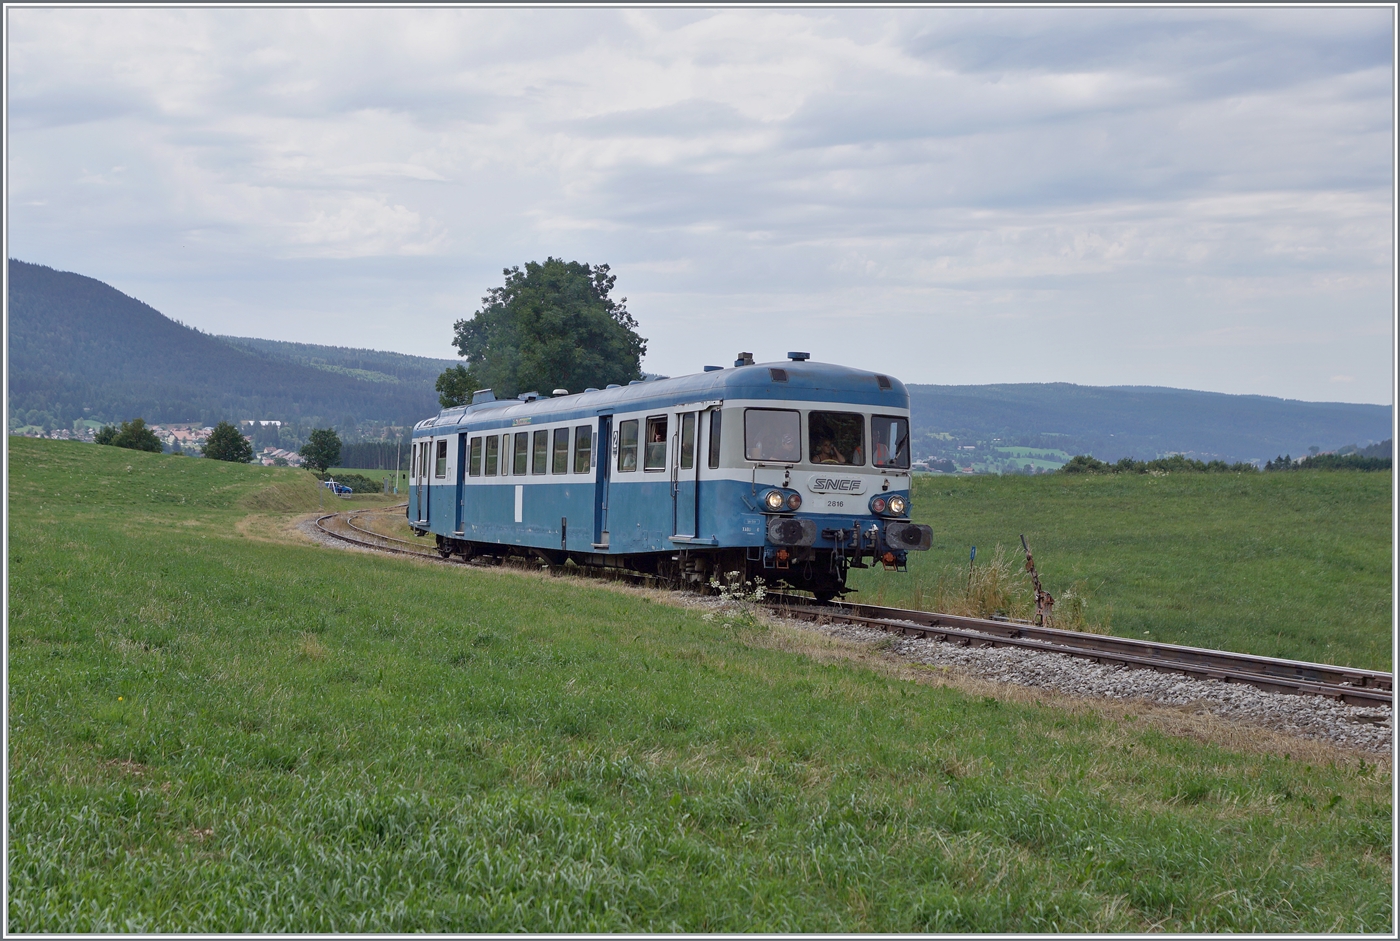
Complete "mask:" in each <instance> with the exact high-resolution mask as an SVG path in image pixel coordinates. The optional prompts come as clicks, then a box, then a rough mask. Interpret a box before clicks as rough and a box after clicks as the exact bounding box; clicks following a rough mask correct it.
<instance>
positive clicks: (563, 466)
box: [549, 428, 569, 474]
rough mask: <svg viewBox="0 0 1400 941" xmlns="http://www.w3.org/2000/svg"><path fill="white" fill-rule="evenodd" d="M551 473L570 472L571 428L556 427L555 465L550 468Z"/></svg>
mask: <svg viewBox="0 0 1400 941" xmlns="http://www.w3.org/2000/svg"><path fill="white" fill-rule="evenodd" d="M549 472H550V473H551V474H567V473H568V472H569V429H567V428H556V429H554V466H553V467H551V468H550V469H549Z"/></svg>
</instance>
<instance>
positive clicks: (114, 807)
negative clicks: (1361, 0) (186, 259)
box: [8, 439, 1392, 932]
mask: <svg viewBox="0 0 1400 941" xmlns="http://www.w3.org/2000/svg"><path fill="white" fill-rule="evenodd" d="M10 468H11V487H10V495H9V500H10V509H11V514H12V515H11V517H10V549H9V551H10V557H9V564H10V584H9V592H10V595H9V603H10V624H9V628H10V630H9V655H10V661H9V667H10V673H9V684H10V685H9V695H10V700H9V704H8V705H9V721H10V728H9V732H10V739H9V741H10V749H11V751H10V755H9V758H10V781H9V787H10V790H9V799H10V805H9V811H10V818H9V820H10V837H11V839H10V843H9V853H10V857H9V865H10V871H9V876H10V886H9V890H10V898H9V910H8V911H9V924H8V928H9V929H10V930H11V931H73V930H155V929H160V930H168V931H174V930H183V931H215V930H222V931H249V930H257V931H308V930H314V931H349V930H365V931H384V930H389V931H407V930H415V929H423V930H439V931H440V930H465V931H504V930H515V929H530V930H535V931H545V930H578V929H595V930H618V929H635V930H644V929H658V930H660V929H667V928H674V927H679V928H684V929H688V930H695V931H724V930H743V929H767V930H774V931H778V930H786V931H799V930H802V931H813V930H841V931H862V930H873V931H893V930H924V929H932V930H944V931H963V930H981V931H1012V930H1016V931H1048V930H1066V929H1088V930H1106V929H1107V930H1119V931H1136V930H1144V929H1149V928H1166V929H1169V930H1184V931H1210V930H1235V929H1240V930H1256V931H1272V932H1282V931H1326V930H1355V931H1386V930H1388V929H1389V927H1390V925H1391V919H1392V913H1391V908H1390V869H1389V863H1388V860H1389V855H1390V846H1391V824H1390V805H1389V793H1390V778H1389V775H1388V773H1385V772H1383V771H1382V772H1377V770H1376V769H1375V768H1374V767H1367V766H1364V765H1360V766H1359V765H1358V764H1357V763H1356V762H1355V761H1347V762H1341V761H1339V762H1338V763H1336V764H1330V763H1329V764H1326V765H1317V766H1313V767H1307V766H1304V765H1303V764H1302V763H1301V762H1299V761H1296V760H1294V761H1290V760H1288V759H1287V758H1285V757H1282V756H1278V757H1271V756H1268V755H1259V754H1241V753H1236V752H1231V751H1228V750H1226V749H1223V748H1221V747H1218V746H1215V745H1211V744H1207V743H1202V742H1199V741H1194V740H1186V739H1180V738H1171V737H1167V736H1164V735H1163V734H1161V733H1160V732H1158V731H1154V730H1153V729H1152V728H1149V727H1147V720H1146V719H1144V720H1143V721H1140V722H1133V721H1128V720H1126V719H1124V720H1114V719H1112V718H1106V717H1102V716H1098V715H1096V714H1093V713H1091V712H1083V711H1080V712H1066V711H1064V710H1063V709H1059V708H1052V707H1050V706H1041V705H1038V704H1018V703H1016V702H1010V701H1001V700H995V699H989V698H979V697H973V696H968V695H966V694H964V693H961V692H958V691H956V690H954V689H950V688H945V687H938V686H934V685H929V684H924V683H912V682H905V681H901V680H899V679H897V678H895V677H893V676H891V675H888V674H882V673H880V672H876V671H872V670H867V669H863V668H860V667H858V666H853V665H852V664H850V663H848V662H821V661H819V660H816V659H813V658H811V657H804V656H797V655H794V654H792V653H786V652H783V651H781V650H779V649H775V647H776V646H778V645H776V644H775V643H774V636H775V632H774V631H773V630H767V631H765V630H764V629H762V628H749V629H743V630H741V629H740V628H738V627H728V626H726V625H725V624H722V623H720V622H718V621H705V620H703V619H701V618H700V617H699V616H698V615H697V614H695V613H693V612H691V611H687V610H683V609H678V608H674V607H670V606H667V605H661V604H656V603H652V602H650V601H648V600H647V599H646V598H645V597H640V596H638V595H637V594H636V593H630V594H629V593H625V592H619V591H616V590H605V589H602V588H598V587H593V586H585V585H579V584H576V583H571V582H568V581H551V580H547V579H543V578H538V577H532V576H522V575H515V574H510V573H497V572H489V571H479V570H466V569H462V568H455V567H454V568H448V567H438V566H432V565H428V564H424V563H419V562H414V561H405V560H398V559H387V558H381V557H376V556H367V555H362V554H355V553H346V552H337V551H333V550H328V549H321V548H315V547H307V546H301V545H296V544H292V543H289V542H285V541H283V542H279V541H276V539H275V538H272V537H268V538H256V537H257V534H258V533H264V534H269V533H270V534H273V535H274V536H275V528H274V527H271V526H263V527H259V526H250V525H249V524H248V520H247V517H248V515H249V514H250V513H256V514H264V516H265V517H266V515H267V514H274V513H277V512H286V511H292V510H297V509H306V508H314V507H315V505H316V500H317V496H316V495H315V493H314V491H311V490H309V489H308V488H307V485H306V475H305V474H304V473H300V474H299V473H298V472H295V471H285V470H284V471H278V470H272V469H260V468H246V467H234V466H231V465H220V464H216V463H214V462H210V461H200V460H196V459H191V458H178V457H165V456H157V455H146V454H138V453H133V452H123V451H117V450H115V449H108V448H98V447H94V446H90V445H79V444H69V443H66V442H47V441H30V440H17V439H10ZM269 485H271V486H272V487H273V489H272V490H265V489H262V488H267V487H269ZM242 533H247V534H248V535H242Z"/></svg>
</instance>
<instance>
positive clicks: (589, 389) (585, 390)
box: [583, 386, 598, 392]
mask: <svg viewBox="0 0 1400 941" xmlns="http://www.w3.org/2000/svg"><path fill="white" fill-rule="evenodd" d="M583 391H584V392H597V391H598V387H597V386H589V387H588V388H587V389H584V390H583Z"/></svg>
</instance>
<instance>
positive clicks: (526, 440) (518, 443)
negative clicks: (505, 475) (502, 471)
mask: <svg viewBox="0 0 1400 941" xmlns="http://www.w3.org/2000/svg"><path fill="white" fill-rule="evenodd" d="M529 456H530V433H529V432H528V431H517V432H516V433H515V468H514V469H513V470H512V471H511V473H512V474H524V473H525V460H526V458H528V457H529Z"/></svg>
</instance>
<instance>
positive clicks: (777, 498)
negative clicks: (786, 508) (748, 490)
mask: <svg viewBox="0 0 1400 941" xmlns="http://www.w3.org/2000/svg"><path fill="white" fill-rule="evenodd" d="M763 502H764V504H765V505H767V507H768V509H770V510H772V511H774V512H775V513H776V512H777V511H778V510H781V509H782V508H783V504H784V503H786V502H787V501H786V500H785V499H784V498H783V494H782V492H781V491H778V490H770V491H768V492H767V493H766V494H764V495H763Z"/></svg>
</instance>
